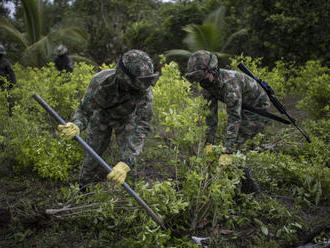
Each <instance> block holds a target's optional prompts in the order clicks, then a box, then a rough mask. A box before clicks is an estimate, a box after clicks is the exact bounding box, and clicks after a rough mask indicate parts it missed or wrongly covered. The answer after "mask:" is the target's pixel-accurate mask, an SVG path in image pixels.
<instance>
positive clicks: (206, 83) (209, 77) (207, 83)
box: [199, 71, 214, 89]
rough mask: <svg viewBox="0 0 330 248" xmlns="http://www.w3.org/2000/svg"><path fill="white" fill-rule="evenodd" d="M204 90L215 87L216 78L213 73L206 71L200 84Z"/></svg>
mask: <svg viewBox="0 0 330 248" xmlns="http://www.w3.org/2000/svg"><path fill="white" fill-rule="evenodd" d="M199 84H200V85H201V87H202V88H204V89H210V88H212V86H213V85H214V76H213V74H212V73H210V72H207V71H205V74H204V78H203V79H202V80H201V81H200V82H199Z"/></svg>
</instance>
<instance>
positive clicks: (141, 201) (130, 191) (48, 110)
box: [32, 94, 166, 230]
mask: <svg viewBox="0 0 330 248" xmlns="http://www.w3.org/2000/svg"><path fill="white" fill-rule="evenodd" d="M32 97H33V98H34V99H35V100H36V101H37V102H38V103H39V104H40V105H41V106H42V107H43V108H44V109H45V110H47V112H48V113H49V114H50V115H51V116H53V117H54V118H55V119H56V120H57V121H58V122H59V123H61V124H62V125H65V123H66V122H65V121H64V120H63V119H62V118H61V116H59V115H58V114H57V113H56V112H55V110H54V109H53V108H52V107H50V106H49V105H48V104H47V103H46V102H45V101H44V100H43V99H42V98H41V97H40V96H39V95H38V94H34V95H33V96H32ZM74 139H75V140H76V141H78V142H79V143H80V144H81V145H82V146H83V147H84V149H85V150H87V151H88V152H89V153H90V154H91V155H92V156H93V157H94V158H95V159H96V160H97V161H98V162H99V163H100V164H101V165H102V166H103V167H104V168H105V169H106V170H107V171H108V172H111V171H112V168H111V167H110V166H109V165H108V164H107V163H106V162H105V161H104V160H103V159H102V158H101V157H100V156H99V155H98V154H97V153H96V152H95V151H94V150H93V149H92V148H91V147H90V146H89V145H88V144H87V143H86V142H85V141H84V140H83V139H82V138H80V137H79V136H78V135H76V136H75V137H74ZM122 186H123V187H124V189H125V190H126V191H127V192H128V193H129V194H130V195H131V196H133V197H134V198H135V200H136V201H137V202H138V203H139V204H140V205H141V206H142V207H143V208H144V209H145V210H146V211H147V213H148V214H149V215H150V216H151V217H152V218H153V220H154V221H156V222H157V223H158V224H159V225H160V226H161V227H162V228H163V229H164V230H166V227H165V224H164V222H163V220H162V219H161V218H160V217H159V216H157V215H156V214H155V212H154V211H152V209H151V208H150V207H149V206H148V205H147V204H146V203H145V202H144V201H143V200H142V199H141V198H140V197H139V195H138V194H137V193H136V192H135V191H134V190H133V189H132V188H131V187H130V186H129V185H128V184H127V183H125V182H124V183H123V184H122Z"/></svg>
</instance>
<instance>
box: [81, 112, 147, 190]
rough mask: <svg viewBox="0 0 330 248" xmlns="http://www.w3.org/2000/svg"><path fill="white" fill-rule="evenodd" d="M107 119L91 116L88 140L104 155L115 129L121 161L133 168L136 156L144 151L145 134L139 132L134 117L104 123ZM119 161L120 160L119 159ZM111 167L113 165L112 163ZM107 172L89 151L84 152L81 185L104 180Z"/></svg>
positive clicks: (89, 143) (91, 145)
mask: <svg viewBox="0 0 330 248" xmlns="http://www.w3.org/2000/svg"><path fill="white" fill-rule="evenodd" d="M106 122H107V120H104V119H103V120H102V119H100V118H99V117H98V118H93V117H92V118H91V120H90V121H89V123H88V126H87V134H86V142H87V144H88V145H89V146H90V147H91V148H93V149H94V151H95V152H96V153H97V154H98V155H99V156H102V154H103V153H104V151H105V150H106V149H107V148H108V146H109V144H110V141H111V136H112V133H113V131H114V132H115V135H116V142H117V144H118V147H119V155H120V161H124V162H125V163H127V164H128V165H129V166H130V167H131V168H132V167H134V166H135V163H136V156H137V155H139V154H140V153H141V151H142V147H143V144H144V137H145V134H144V133H142V132H139V127H138V126H136V124H135V121H134V118H131V119H129V120H127V121H125V122H121V123H120V122H118V123H117V124H116V125H113V122H111V121H108V122H109V123H112V124H111V125H107V124H104V123H106ZM118 162H119V161H118ZM110 166H111V167H112V166H113V165H110ZM106 175H107V172H106V170H105V169H103V167H102V166H101V165H100V164H99V163H98V162H97V161H96V160H95V159H94V158H93V157H92V156H91V155H90V154H89V153H88V152H87V151H85V154H84V162H83V164H82V167H81V170H80V178H79V183H80V185H86V184H88V183H91V182H98V181H100V180H104V179H105V177H106Z"/></svg>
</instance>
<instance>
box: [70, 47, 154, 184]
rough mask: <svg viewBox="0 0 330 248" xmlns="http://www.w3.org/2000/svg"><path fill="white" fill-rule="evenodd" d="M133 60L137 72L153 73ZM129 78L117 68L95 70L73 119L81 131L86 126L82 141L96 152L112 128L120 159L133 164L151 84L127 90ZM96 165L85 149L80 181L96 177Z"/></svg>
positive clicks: (146, 122)
mask: <svg viewBox="0 0 330 248" xmlns="http://www.w3.org/2000/svg"><path fill="white" fill-rule="evenodd" d="M135 54H136V53H135V52H134V55H135ZM133 57H134V56H133ZM150 61H151V60H150ZM150 61H148V62H147V63H150ZM127 63H129V62H127ZM134 63H138V64H140V65H141V67H140V69H139V70H140V71H138V69H136V70H137V74H138V75H141V74H148V72H149V73H153V68H152V69H150V68H151V67H150V66H149V67H148V70H149V71H148V72H147V73H146V72H145V70H144V68H147V67H146V66H145V65H144V62H143V60H142V61H141V60H136V61H135V62H134ZM130 80H131V79H130V78H129V77H127V75H125V74H124V73H122V71H121V70H120V69H119V68H116V69H111V70H104V71H101V72H99V73H97V74H96V75H95V76H94V77H93V79H92V80H91V82H90V84H89V87H88V89H87V92H86V94H85V97H84V98H83V100H82V102H81V103H80V104H79V106H78V109H77V111H76V112H75V115H74V117H73V122H74V123H75V124H76V125H77V126H78V127H79V128H80V130H81V131H82V130H84V129H86V128H87V135H86V142H87V143H88V144H89V145H90V146H91V147H92V148H93V149H94V150H95V152H96V153H98V154H99V155H100V156H102V154H103V152H104V151H105V150H106V149H107V146H108V144H109V142H110V139H111V136H112V132H113V131H114V132H115V134H116V141H117V144H118V147H119V151H120V160H121V161H123V162H125V163H127V164H128V165H129V166H130V167H134V165H135V163H136V156H137V155H139V154H140V153H141V151H142V147H143V143H144V139H145V137H146V136H147V134H148V133H149V132H150V129H151V127H150V124H151V119H152V115H153V112H152V99H153V96H152V87H148V88H147V89H146V90H131V89H130V88H129V87H128V85H131V82H130ZM99 167H100V166H99V165H98V163H97V162H96V161H95V159H93V158H92V157H91V156H90V155H89V154H88V153H85V159H84V162H83V166H82V169H81V173H80V183H81V184H86V183H88V182H91V181H96V180H98V178H97V174H96V173H97V170H98V169H99ZM104 177H105V174H104Z"/></svg>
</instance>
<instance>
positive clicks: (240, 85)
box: [202, 69, 270, 151]
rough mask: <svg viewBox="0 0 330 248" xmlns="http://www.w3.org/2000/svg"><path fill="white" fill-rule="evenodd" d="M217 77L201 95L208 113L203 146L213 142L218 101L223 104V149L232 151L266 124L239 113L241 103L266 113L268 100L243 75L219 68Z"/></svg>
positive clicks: (242, 112) (268, 104) (241, 112)
mask: <svg viewBox="0 0 330 248" xmlns="http://www.w3.org/2000/svg"><path fill="white" fill-rule="evenodd" d="M218 75H219V76H218V78H217V79H216V80H215V83H214V84H212V86H211V87H209V88H208V89H207V90H205V89H203V91H202V93H203V96H204V97H205V98H206V99H207V100H208V101H209V108H210V114H209V115H208V116H207V120H206V123H207V126H208V129H207V134H206V136H207V139H206V142H207V143H214V136H215V133H216V130H217V125H218V101H221V102H223V103H225V104H226V110H227V115H228V119H227V127H226V130H225V132H226V140H225V142H224V145H225V147H227V149H228V150H231V151H233V150H235V149H236V148H237V147H239V146H241V145H242V144H243V143H244V142H245V141H246V140H247V139H248V138H251V137H253V136H254V135H256V134H257V133H258V132H262V131H263V130H264V127H265V125H266V124H267V123H268V122H269V119H266V118H264V117H262V116H259V115H257V114H254V113H251V112H249V111H246V110H242V104H243V103H244V104H245V105H248V106H251V107H254V108H258V109H263V110H265V111H267V110H268V109H269V107H270V100H269V98H268V96H267V94H266V93H265V91H264V90H263V89H262V88H261V86H259V84H258V83H257V82H256V81H255V80H254V79H252V78H250V77H249V76H247V75H245V74H244V73H241V72H238V71H232V70H224V69H219V71H218Z"/></svg>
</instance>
